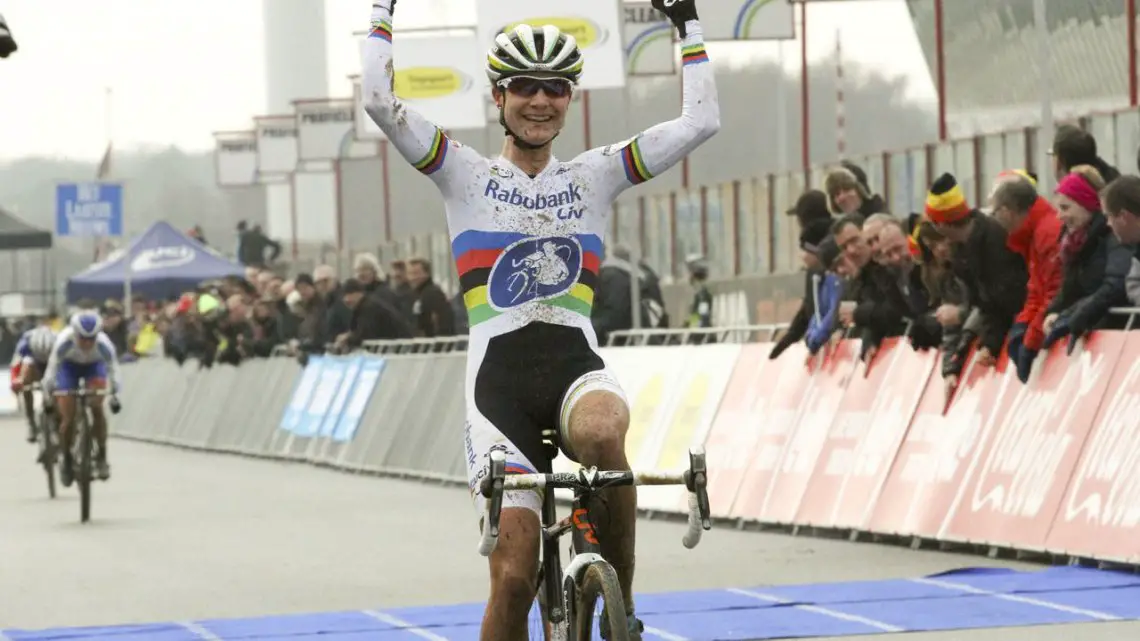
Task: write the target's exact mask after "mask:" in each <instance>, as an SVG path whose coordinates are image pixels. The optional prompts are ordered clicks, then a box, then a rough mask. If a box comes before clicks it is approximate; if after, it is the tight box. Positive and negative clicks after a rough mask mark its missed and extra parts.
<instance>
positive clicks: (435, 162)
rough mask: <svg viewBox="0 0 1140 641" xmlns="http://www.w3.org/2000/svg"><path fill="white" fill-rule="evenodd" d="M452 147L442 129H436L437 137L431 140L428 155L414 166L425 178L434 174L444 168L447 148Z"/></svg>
mask: <svg viewBox="0 0 1140 641" xmlns="http://www.w3.org/2000/svg"><path fill="white" fill-rule="evenodd" d="M450 146H451V140H450V139H448V137H447V136H446V135H445V134H444V133H443V130H442V129H440V128H439V127H436V128H435V136H434V137H432V139H431V146H430V148H429V149H428V152H427V154H425V155H424V157H423V158H420V160H419V162H416V163H414V164H413V165H412V166H413V167H415V168H416V170H417V171H419V172H420V173H421V174H423V175H425V176H430V175H432V174H434V173H435V172H437V171H439V170H440V169H441V168H442V167H443V162H444V161H445V160H447V148H448V147H450Z"/></svg>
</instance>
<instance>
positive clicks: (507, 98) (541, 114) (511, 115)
mask: <svg viewBox="0 0 1140 641" xmlns="http://www.w3.org/2000/svg"><path fill="white" fill-rule="evenodd" d="M572 93H573V88H572V86H571V84H570V83H569V82H568V81H566V80H564V79H561V78H537V77H536V78H529V77H515V78H511V79H510V81H509V82H508V83H507V84H506V88H505V89H503V88H502V87H501V86H500V87H496V89H495V93H494V97H495V102H496V103H497V104H498V105H499V107H500V108H501V109H502V110H503V117H504V118H505V119H506V121H507V127H509V128H510V130H511V131H513V132H514V133H515V134H517V135H519V136H521V137H522V138H523V140H525V141H526V142H529V143H532V144H541V143H545V142H547V141H549V140H550V139H552V138H554V136H555V135H557V134H558V132H559V131H561V130H562V125H563V123H564V122H565V121H566V110H567V109H568V108H569V107H570V97H571V94H572Z"/></svg>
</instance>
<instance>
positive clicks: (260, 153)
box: [253, 115, 297, 177]
mask: <svg viewBox="0 0 1140 641" xmlns="http://www.w3.org/2000/svg"><path fill="white" fill-rule="evenodd" d="M253 123H254V130H255V131H256V132H257V173H258V176H259V177H260V176H273V175H275V174H277V175H280V174H288V173H290V172H292V171H293V170H294V169H296V168H297V117H296V116H292V115H290V116H258V117H256V118H254V119H253Z"/></svg>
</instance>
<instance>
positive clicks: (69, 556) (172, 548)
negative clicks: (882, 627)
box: [0, 419, 1140, 641]
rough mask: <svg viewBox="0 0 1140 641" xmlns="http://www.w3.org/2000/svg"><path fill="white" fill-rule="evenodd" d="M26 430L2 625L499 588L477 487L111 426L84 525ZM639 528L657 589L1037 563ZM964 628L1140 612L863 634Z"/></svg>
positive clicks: (457, 597) (368, 601)
mask: <svg viewBox="0 0 1140 641" xmlns="http://www.w3.org/2000/svg"><path fill="white" fill-rule="evenodd" d="M24 429H25V428H24V427H23V425H22V424H21V423H19V422H18V421H16V420H13V419H6V420H3V421H0V470H3V472H2V474H3V476H2V479H3V481H2V482H0V629H2V628H12V627H21V628H49V627H61V626H79V625H102V624H117V623H142V622H161V621H185V620H193V619H203V618H223V617H249V616H258V615H269V614H285V613H302V612H322V611H334V610H348V609H353V610H359V609H369V608H374V609H386V608H393V607H400V606H408V605H434V604H448V603H461V602H471V601H480V600H482V599H484V598H485V596H486V591H487V578H486V569H485V561H484V559H483V558H482V557H480V556H479V555H478V553H477V552H476V550H475V547H476V543H477V539H478V536H477V526H476V521H475V517H474V511H473V510H472V508H471V505H470V502H469V500H468V497H467V493H466V491H465V490H462V489H457V488H454V487H433V486H428V485H424V484H421V483H418V482H414V481H395V480H382V479H377V478H373V477H366V476H357V475H351V474H346V473H342V472H336V471H332V470H326V469H318V468H314V467H311V466H307V465H304V464H289V463H275V462H269V461H260V460H249V459H244V458H239V457H234V456H227V455H218V454H204V453H196V452H187V451H183V450H178V449H174V448H168V447H162V446H155V445H145V444H140V443H134V442H128V441H122V440H114V441H112V442H111V444H110V448H109V449H110V454H111V462H112V465H113V473H114V478H113V479H112V480H111V482H109V483H100V484H97V485H96V486H95V495H94V508H93V516H94V520H93V521H92V522H91V523H88V524H86V525H81V524H80V523H79V518H78V516H79V504H78V499H77V495H76V492H75V490H74V488H71V489H69V490H63V491H62V492H61V495H60V497H59V498H57V499H55V500H54V501H53V500H49V499H48V498H47V490H46V487H45V482H44V476H43V472H42V470H41V468H40V467H39V466H37V465H36V464H35V463H34V462H33V458H34V448H33V446H31V445H27V444H25V443H24V442H23V437H24V433H25V432H24ZM638 530H639V531H638V534H639V536H638V550H637V551H638V584H639V585H640V586H651V587H644V588H643V589H646V590H647V591H654V592H657V591H673V590H692V589H701V588H727V587H749V586H757V585H764V584H785V583H816V582H829V581H842V580H855V579H885V578H909V577H917V576H921V575H925V574H930V573H934V572H941V571H945V570H950V569H954V568H958V567H965V566H1006V567H1016V568H1031V567H1033V566H1030V565H1027V564H1021V563H1011V562H1005V561H995V560H990V559H986V558H983V557H979V556H963V555H954V554H949V553H944V552H935V551H912V550H909V549H904V548H901V547H892V546H885V545H873V544H866V543H848V542H846V541H833V540H822V539H813V538H808V537H792V536H789V535H785V534H768V533H759V532H740V531H735V530H732V529H727V528H717V529H714V530H713V531H711V532H707V533H706V536H705V539H704V541H703V542H702V543H701V545H700V546H699V547H698V548H697V549H696V550H691V551H690V550H686V549H684V548H683V547H682V546H681V543H680V539H681V535H682V533H683V531H684V525H683V524H681V523H673V522H662V521H645V520H643V521H642V522H641V523H640V524H639V526H638ZM1086 628H1087V629H1086ZM964 634H965V635H968V637H969V638H970V639H972V640H975V641H1022V640H1024V641H1029V640H1032V641H1061V640H1065V641H1069V640H1070V639H1074V638H1097V639H1100V640H1102V641H1125V640H1128V641H1134V640H1135V639H1138V638H1140V622H1137V623H1134V622H1127V623H1115V622H1114V623H1102V624H1088V625H1071V626H1044V627H1024V628H1007V629H995V630H978V631H970V632H962V631H959V632H947V633H912V634H905V635H898V634H895V635H874V636H864V637H860V638H861V639H868V640H878V639H887V638H888V637H889V638H892V639H905V641H949V640H950V639H961V638H963V635H964ZM845 640H848V641H849V638H846V637H845ZM836 641H838V639H837V640H836Z"/></svg>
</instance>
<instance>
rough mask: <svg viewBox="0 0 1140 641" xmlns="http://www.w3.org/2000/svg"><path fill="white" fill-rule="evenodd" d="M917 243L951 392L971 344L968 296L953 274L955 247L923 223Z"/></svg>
mask: <svg viewBox="0 0 1140 641" xmlns="http://www.w3.org/2000/svg"><path fill="white" fill-rule="evenodd" d="M918 243H919V249H920V252H921V254H922V282H923V284H924V285H925V286H926V291H927V294H928V295H929V296H930V307H931V309H933V310H934V314H933V316H934V320H935V321H937V322H938V324H939V325H940V326H941V328H942V345H941V351H942V377H943V379H944V380H945V381H946V389H947V391H948V392H949V391H952V390H953V389H954V388H955V387H957V386H958V376H959V375H960V374H961V373H962V367H963V365H964V364H965V357H966V354H967V353H968V352H969V347H970V345H969V342H970V340H972V339H969V340H967V339H966V338H965V331H966V320H967V319H968V318H969V317H970V304H969V292H967V291H966V285H965V283H963V282H962V280H961V279H960V278H958V277H957V276H956V275H955V274H954V265H953V257H954V246H953V244H952V243H951V242H950V240H949V239H948V238H946V236H945V235H943V234H942V232H940V231H938V228H937V227H936V226H935V225H934V223H932V222H930V221H929V220H923V221H922V222H920V223H919V224H918ZM974 333H976V332H974Z"/></svg>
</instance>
